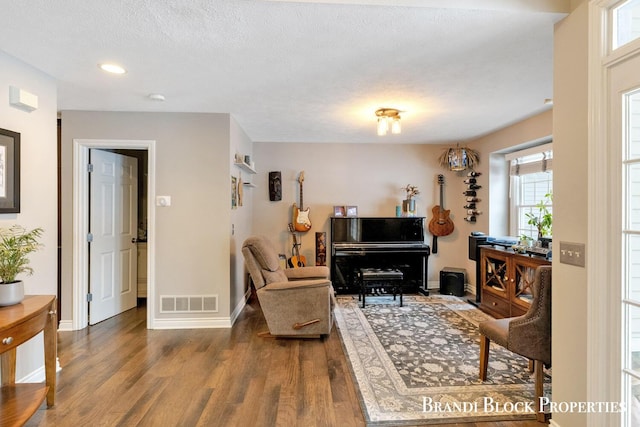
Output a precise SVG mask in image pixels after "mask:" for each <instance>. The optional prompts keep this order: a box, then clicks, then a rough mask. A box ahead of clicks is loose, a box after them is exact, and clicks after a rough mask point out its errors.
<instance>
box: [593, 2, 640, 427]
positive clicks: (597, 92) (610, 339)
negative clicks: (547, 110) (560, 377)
mask: <svg viewBox="0 0 640 427" xmlns="http://www.w3.org/2000/svg"><path fill="white" fill-rule="evenodd" d="M617 4H619V0H590V2H589V5H588V6H589V24H588V25H589V77H588V87H589V95H588V96H589V106H588V114H589V129H588V152H589V155H588V158H589V164H588V171H589V173H588V175H589V178H588V188H589V191H588V194H589V201H588V211H587V212H588V236H587V241H588V242H589V247H590V248H593V249H592V250H589V251H587V260H586V261H587V265H588V266H589V274H588V275H587V304H588V306H587V322H588V323H587V337H588V341H587V372H588V373H589V375H588V376H587V401H593V402H599V401H614V402H615V401H620V398H621V392H622V390H621V359H620V356H621V352H622V349H621V343H622V341H621V338H622V337H621V332H622V323H621V322H622V317H621V308H620V307H621V289H620V268H621V258H620V245H619V236H613V233H612V232H611V231H610V228H613V229H614V230H617V229H621V223H620V221H621V217H620V218H618V216H617V215H616V212H618V211H617V210H615V211H614V212H613V213H612V208H611V207H612V206H613V207H614V209H618V206H619V199H618V198H617V197H618V196H616V195H618V193H619V192H620V183H619V180H620V178H619V177H620V170H619V163H620V161H621V157H617V156H616V153H612V151H611V150H610V148H611V147H610V144H611V143H612V142H611V141H610V132H611V127H612V126H616V124H615V123H612V122H611V120H610V118H611V110H610V99H611V91H610V88H609V79H610V78H611V70H612V69H613V68H614V67H616V66H617V65H619V64H622V63H624V62H625V61H627V60H629V59H631V58H633V57H635V56H638V55H640V39H636V40H635V41H632V42H630V43H628V44H627V45H624V46H621V47H619V48H618V49H616V50H615V51H612V49H611V47H610V46H611V37H612V34H613V30H612V22H611V20H610V19H609V10H610V9H611V8H613V7H615V6H616V5H617ZM615 203H618V205H616V204H615ZM612 217H613V218H614V220H615V221H616V222H615V223H614V225H613V227H602V224H609V223H611V220H612ZM616 227H618V228H616ZM603 284H613V285H611V286H603ZM612 287H615V289H612ZM603 366H606V367H607V368H606V369H602V367H603ZM621 419H622V418H621V414H619V413H615V412H614V413H606V412H602V413H590V414H587V426H589V427H595V426H602V425H620V423H621Z"/></svg>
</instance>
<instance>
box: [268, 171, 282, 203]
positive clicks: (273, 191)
mask: <svg viewBox="0 0 640 427" xmlns="http://www.w3.org/2000/svg"><path fill="white" fill-rule="evenodd" d="M269 200H271V201H272V202H278V201H280V200H282V174H281V173H280V171H273V172H269Z"/></svg>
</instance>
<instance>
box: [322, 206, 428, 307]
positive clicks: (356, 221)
mask: <svg viewBox="0 0 640 427" xmlns="http://www.w3.org/2000/svg"><path fill="white" fill-rule="evenodd" d="M424 225H425V218H424V217H389V218H384V217H369V218H364V217H362V218H361V217H358V218H349V217H332V218H331V280H332V282H333V288H334V289H335V290H336V292H337V293H343V294H344V293H358V286H357V281H356V278H357V273H358V270H359V269H360V268H396V269H399V270H401V271H402V272H403V274H404V285H403V286H404V292H407V293H412V292H413V293H417V292H419V293H422V294H424V295H428V294H429V291H428V290H427V277H428V258H429V255H430V253H431V251H430V248H429V245H427V244H426V243H425V242H424Z"/></svg>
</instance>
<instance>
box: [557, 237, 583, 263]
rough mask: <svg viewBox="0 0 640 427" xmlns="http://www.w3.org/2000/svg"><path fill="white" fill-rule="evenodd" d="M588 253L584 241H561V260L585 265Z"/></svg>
mask: <svg viewBox="0 0 640 427" xmlns="http://www.w3.org/2000/svg"><path fill="white" fill-rule="evenodd" d="M586 258H587V254H586V248H585V244H584V243H570V242H560V262H561V263H563V264H571V265H575V266H578V267H584V266H585V262H586Z"/></svg>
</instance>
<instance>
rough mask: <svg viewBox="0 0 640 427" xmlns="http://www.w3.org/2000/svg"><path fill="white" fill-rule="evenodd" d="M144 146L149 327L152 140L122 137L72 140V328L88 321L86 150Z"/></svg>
mask: <svg viewBox="0 0 640 427" xmlns="http://www.w3.org/2000/svg"><path fill="white" fill-rule="evenodd" d="M94 148H102V149H124V150H146V151H147V153H148V171H147V329H153V326H154V323H153V320H154V319H155V218H156V211H155V203H154V202H155V198H156V196H155V195H156V188H155V187H156V186H155V182H156V141H155V140H123V139H74V140H73V193H72V194H73V196H72V197H73V239H72V262H73V267H72V329H73V330H80V329H84V328H86V327H87V326H88V324H89V316H88V304H87V297H86V296H87V294H88V293H89V247H88V245H87V233H88V230H89V174H88V172H87V167H86V165H87V164H88V163H89V150H91V149H94Z"/></svg>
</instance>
